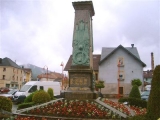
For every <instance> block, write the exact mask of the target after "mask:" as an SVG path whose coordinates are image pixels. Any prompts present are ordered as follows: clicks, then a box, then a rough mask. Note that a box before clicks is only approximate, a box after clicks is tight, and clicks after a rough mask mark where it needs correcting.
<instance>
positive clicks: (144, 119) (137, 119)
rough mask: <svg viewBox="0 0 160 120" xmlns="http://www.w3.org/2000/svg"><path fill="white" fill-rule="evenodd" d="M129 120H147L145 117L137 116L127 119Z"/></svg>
mask: <svg viewBox="0 0 160 120" xmlns="http://www.w3.org/2000/svg"><path fill="white" fill-rule="evenodd" d="M129 120H147V119H146V118H145V115H139V116H133V117H131V118H129Z"/></svg>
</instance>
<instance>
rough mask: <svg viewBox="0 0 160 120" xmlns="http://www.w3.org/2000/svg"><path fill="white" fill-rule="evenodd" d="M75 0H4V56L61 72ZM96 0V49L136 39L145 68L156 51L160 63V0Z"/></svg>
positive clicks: (0, 30)
mask: <svg viewBox="0 0 160 120" xmlns="http://www.w3.org/2000/svg"><path fill="white" fill-rule="evenodd" d="M73 1H74V0H0V57H1V58H4V57H8V58H10V59H12V60H13V61H15V60H16V63H17V64H19V65H21V64H28V63H29V64H33V65H36V66H38V67H42V68H43V67H44V66H47V67H48V69H49V70H51V71H55V72H61V71H62V67H61V66H60V64H61V62H63V63H64V65H66V63H67V61H68V58H69V56H70V55H71V54H72V37H73V25H74V12H75V10H74V8H73V6H72V2H73ZM79 1H80V0H79ZM83 1H84V0H83ZM92 1H93V6H94V10H95V16H93V42H94V54H101V50H102V47H118V46H119V45H120V44H121V45H122V46H124V47H130V46H131V44H134V46H135V47H137V49H138V52H139V55H140V58H141V60H142V61H143V62H144V63H145V64H146V65H147V67H145V68H144V69H145V70H147V69H150V68H151V52H153V53H154V63H155V66H156V65H158V64H160V0H92Z"/></svg>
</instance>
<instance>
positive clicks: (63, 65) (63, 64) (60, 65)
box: [60, 62, 64, 90]
mask: <svg viewBox="0 0 160 120" xmlns="http://www.w3.org/2000/svg"><path fill="white" fill-rule="evenodd" d="M60 66H62V90H63V66H64V64H63V62H61V65H60Z"/></svg>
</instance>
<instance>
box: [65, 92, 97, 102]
mask: <svg viewBox="0 0 160 120" xmlns="http://www.w3.org/2000/svg"><path fill="white" fill-rule="evenodd" d="M64 97H65V99H78V100H93V99H97V98H98V93H97V92H68V91H67V92H64Z"/></svg>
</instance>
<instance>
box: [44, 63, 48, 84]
mask: <svg viewBox="0 0 160 120" xmlns="http://www.w3.org/2000/svg"><path fill="white" fill-rule="evenodd" d="M45 67H46V68H47V81H48V67H47V66H46V65H45V66H44V68H43V69H44V70H45Z"/></svg>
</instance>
